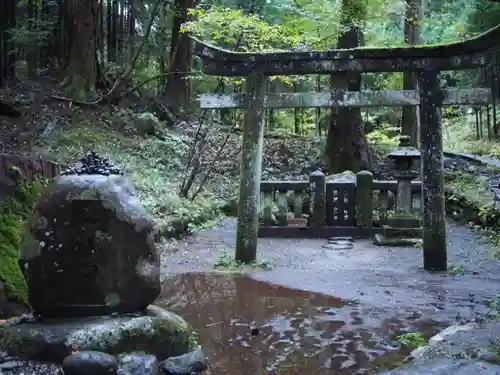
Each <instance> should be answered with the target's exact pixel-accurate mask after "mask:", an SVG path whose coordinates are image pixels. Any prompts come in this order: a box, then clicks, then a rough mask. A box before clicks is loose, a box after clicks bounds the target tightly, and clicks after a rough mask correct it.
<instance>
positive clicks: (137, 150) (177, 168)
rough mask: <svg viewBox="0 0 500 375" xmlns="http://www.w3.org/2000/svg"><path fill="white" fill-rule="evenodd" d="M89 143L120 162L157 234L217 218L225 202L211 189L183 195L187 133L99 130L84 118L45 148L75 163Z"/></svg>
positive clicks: (206, 223) (202, 225)
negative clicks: (126, 133) (136, 133)
mask: <svg viewBox="0 0 500 375" xmlns="http://www.w3.org/2000/svg"><path fill="white" fill-rule="evenodd" d="M89 145H91V147H92V149H93V150H95V151H96V152H98V153H99V154H101V155H106V156H107V157H109V158H110V159H111V160H113V162H115V163H116V164H117V165H118V166H119V167H120V168H121V169H122V170H123V171H124V173H125V175H126V176H128V177H129V178H130V179H131V181H132V182H133V184H134V186H135V188H136V192H137V195H138V197H139V199H140V201H141V202H142V203H143V204H144V205H145V207H146V208H147V209H148V211H149V212H150V213H151V214H152V215H154V217H156V218H157V219H156V233H157V234H158V236H162V235H177V234H179V233H183V232H193V231H196V230H197V229H200V228H205V227H207V226H209V225H212V224H213V223H214V219H216V218H217V217H219V216H220V215H221V214H222V210H223V208H224V205H225V202H224V201H223V200H222V198H216V197H214V196H213V195H212V194H205V195H203V194H200V195H199V197H197V199H196V200H195V201H191V200H188V199H183V198H180V197H179V195H178V191H179V184H180V180H181V178H182V177H183V176H184V175H185V173H186V171H185V166H184V162H185V159H186V153H187V152H188V149H189V147H188V146H189V142H188V140H187V138H186V137H184V136H181V135H176V134H172V133H164V134H163V135H161V136H160V137H148V138H143V137H139V136H129V137H125V136H123V135H122V134H120V133H118V132H116V131H113V130H111V129H105V128H101V129H96V128H94V127H93V126H91V125H90V124H85V123H82V124H81V125H80V126H75V127H74V128H72V129H66V130H64V131H57V132H55V133H54V134H53V135H52V137H51V138H48V139H47V140H46V142H45V144H44V145H43V147H44V152H49V153H50V154H51V155H52V156H57V158H58V159H59V160H62V161H64V162H68V163H72V162H75V161H76V160H78V159H79V158H80V157H81V155H82V154H83V153H85V152H86V151H87V150H88V148H89Z"/></svg>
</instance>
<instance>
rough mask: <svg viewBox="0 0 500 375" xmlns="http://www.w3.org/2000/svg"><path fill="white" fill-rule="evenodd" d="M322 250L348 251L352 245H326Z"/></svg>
mask: <svg viewBox="0 0 500 375" xmlns="http://www.w3.org/2000/svg"><path fill="white" fill-rule="evenodd" d="M323 248H325V249H328V250H336V251H337V250H339V251H340V250H350V249H352V248H353V245H352V244H348V245H337V244H327V245H323Z"/></svg>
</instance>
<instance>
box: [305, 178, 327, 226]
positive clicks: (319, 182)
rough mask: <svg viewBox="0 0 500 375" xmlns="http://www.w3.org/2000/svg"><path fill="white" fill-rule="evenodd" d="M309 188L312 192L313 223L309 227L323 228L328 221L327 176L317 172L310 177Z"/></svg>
mask: <svg viewBox="0 0 500 375" xmlns="http://www.w3.org/2000/svg"><path fill="white" fill-rule="evenodd" d="M309 188H310V189H311V192H312V200H311V204H312V207H311V210H310V211H311V221H310V224H309V226H312V227H321V226H323V225H325V219H326V176H325V174H324V173H323V172H321V171H319V170H318V171H315V172H313V173H311V175H310V176H309Z"/></svg>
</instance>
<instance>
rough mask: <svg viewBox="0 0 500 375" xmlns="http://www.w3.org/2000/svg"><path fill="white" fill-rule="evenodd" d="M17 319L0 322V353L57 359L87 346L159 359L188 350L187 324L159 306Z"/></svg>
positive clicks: (188, 332)
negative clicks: (91, 314)
mask: <svg viewBox="0 0 500 375" xmlns="http://www.w3.org/2000/svg"><path fill="white" fill-rule="evenodd" d="M158 311H161V312H160V313H158ZM16 323H17V322H16V321H12V322H11V321H7V322H6V323H4V324H0V351H2V350H3V351H6V352H7V353H8V354H9V355H12V356H15V357H18V358H20V359H23V360H44V361H51V362H56V363H61V362H62V360H63V359H64V358H66V357H67V356H68V355H70V354H71V353H73V352H75V351H87V350H92V351H99V352H104V353H108V354H113V355H118V354H121V353H135V352H144V353H148V354H151V355H154V356H156V358H158V360H159V361H162V360H165V359H166V358H169V357H175V356H179V355H182V354H186V353H188V352H189V336H190V330H189V327H188V324H187V323H186V322H185V321H184V320H183V319H182V318H181V317H180V316H178V315H176V314H174V313H171V312H168V311H165V310H163V309H159V308H148V309H146V311H145V313H144V315H140V316H139V315H137V316H133V315H122V316H104V317H87V318H67V319H44V320H43V321H32V322H29V321H28V322H21V323H20V324H16Z"/></svg>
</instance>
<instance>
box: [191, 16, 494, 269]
mask: <svg viewBox="0 0 500 375" xmlns="http://www.w3.org/2000/svg"><path fill="white" fill-rule="evenodd" d="M193 41H194V47H195V53H196V54H197V55H198V56H199V57H200V58H201V59H202V62H203V70H204V72H205V73H206V74H210V75H218V76H226V77H235V76H245V77H246V92H245V94H243V95H202V96H201V98H200V101H201V106H202V108H245V110H246V112H245V118H244V123H243V150H242V159H241V180H240V200H239V207H238V208H239V212H238V233H237V247H236V258H237V260H238V261H243V262H246V263H249V262H253V261H254V260H255V258H256V251H257V237H258V220H259V219H258V207H259V199H260V174H261V164H262V148H263V138H264V125H263V112H264V108H294V107H309V108H311V107H332V106H344V107H345V106H347V107H352V106H359V107H369V106H402V105H418V106H419V114H420V121H421V126H420V151H421V174H422V176H421V177H422V198H423V207H424V209H423V211H424V212H423V228H424V229H423V252H424V260H423V263H424V268H425V269H427V270H436V271H443V270H446V267H447V254H446V228H445V207H444V194H445V192H444V181H443V134H442V123H441V111H440V106H442V105H446V104H486V103H488V102H490V101H491V90H490V89H470V90H442V89H441V87H440V84H439V79H438V74H439V72H440V71H444V70H465V69H474V68H480V67H485V66H489V65H490V64H491V63H492V62H493V61H496V62H498V50H499V45H500V42H499V41H500V25H499V26H497V27H495V28H493V29H491V30H489V31H488V32H486V33H484V34H482V35H479V36H477V37H475V38H471V39H468V40H465V41H462V42H458V43H451V44H445V45H433V46H414V47H400V48H355V49H347V50H331V51H322V52H317V51H315V52H269V53H238V52H232V51H227V50H224V49H220V48H217V47H215V46H212V45H209V44H206V43H203V42H202V41H199V40H197V39H195V38H193ZM404 71H413V72H416V73H417V74H418V90H409V91H408V90H407V91H380V92H377V91H361V92H349V91H341V90H336V91H332V92H324V93H295V94H268V95H266V92H265V91H266V76H273V75H304V74H334V73H346V72H358V73H370V72H404ZM491 73H492V75H493V77H494V81H496V79H497V78H498V77H495V76H494V74H495V72H494V71H492V72H491Z"/></svg>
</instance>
